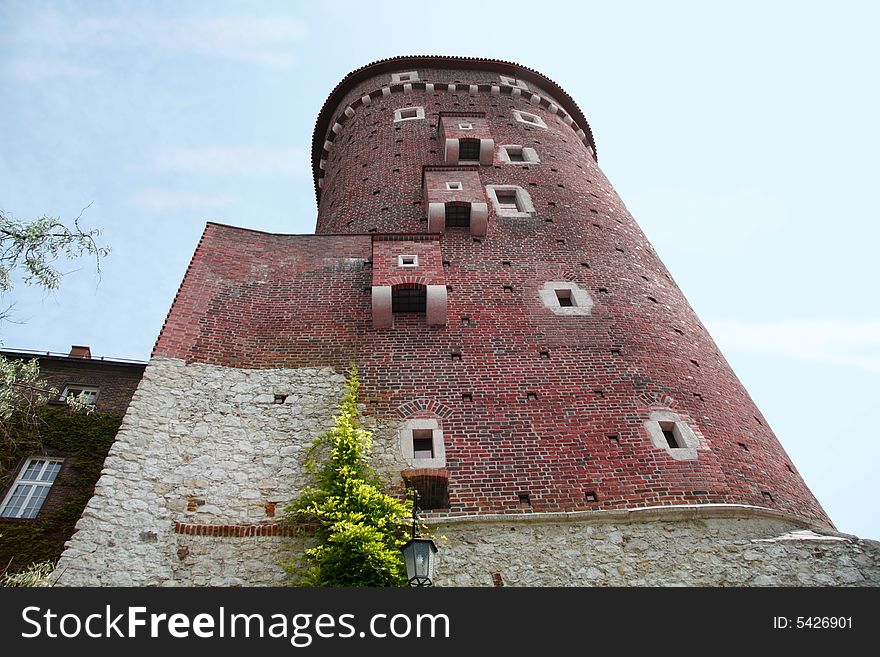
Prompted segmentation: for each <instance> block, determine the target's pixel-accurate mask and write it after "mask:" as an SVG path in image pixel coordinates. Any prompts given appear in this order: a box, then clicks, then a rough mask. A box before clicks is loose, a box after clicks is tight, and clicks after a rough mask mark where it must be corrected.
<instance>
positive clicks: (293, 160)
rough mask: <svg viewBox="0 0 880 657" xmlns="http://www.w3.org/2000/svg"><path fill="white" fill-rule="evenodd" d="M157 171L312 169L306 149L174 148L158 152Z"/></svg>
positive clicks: (300, 172) (289, 172)
mask: <svg viewBox="0 0 880 657" xmlns="http://www.w3.org/2000/svg"><path fill="white" fill-rule="evenodd" d="M147 166H148V167H149V168H150V169H151V170H153V171H159V172H167V173H175V174H186V175H201V176H206V175H207V176H235V177H250V178H303V177H305V176H307V175H308V172H309V171H310V167H309V156H308V153H307V151H306V150H305V149H304V148H259V147H245V148H227V147H209V148H171V149H164V150H161V151H158V152H156V153H155V154H154V155H153V156H152V158H151V159H150V160H149V162H148V165H147Z"/></svg>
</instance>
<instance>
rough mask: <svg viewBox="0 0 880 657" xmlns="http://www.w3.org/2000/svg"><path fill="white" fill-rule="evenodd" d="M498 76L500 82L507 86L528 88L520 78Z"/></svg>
mask: <svg viewBox="0 0 880 657" xmlns="http://www.w3.org/2000/svg"><path fill="white" fill-rule="evenodd" d="M498 77H499V78H501V84H503V85H506V86H508V87H519V88H520V89H528V88H529V86H528V85H527V84H526V83H525V82H523V81H522V80H519V79H517V78H513V77H510V76H509V75H499V76H498Z"/></svg>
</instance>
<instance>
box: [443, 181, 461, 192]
mask: <svg viewBox="0 0 880 657" xmlns="http://www.w3.org/2000/svg"><path fill="white" fill-rule="evenodd" d="M446 189H447V190H449V191H460V190H461V189H463V188H462V186H461V183H460V182H448V183H446Z"/></svg>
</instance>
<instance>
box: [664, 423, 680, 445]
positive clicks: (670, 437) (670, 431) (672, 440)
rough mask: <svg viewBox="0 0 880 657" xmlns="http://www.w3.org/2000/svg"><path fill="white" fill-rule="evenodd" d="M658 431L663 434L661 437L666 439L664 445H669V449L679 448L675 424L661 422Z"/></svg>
mask: <svg viewBox="0 0 880 657" xmlns="http://www.w3.org/2000/svg"><path fill="white" fill-rule="evenodd" d="M660 430H661V431H662V432H663V437H664V438H665V439H666V444H667V445H669V447H670V449H678V448H679V447H681V445H679V443H678V438H677V437H676V435H675V422H661V423H660Z"/></svg>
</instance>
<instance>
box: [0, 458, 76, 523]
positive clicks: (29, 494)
mask: <svg viewBox="0 0 880 657" xmlns="http://www.w3.org/2000/svg"><path fill="white" fill-rule="evenodd" d="M63 462H64V461H63V460H62V459H52V458H38V457H31V458H29V459H28V460H27V461H26V462H25V464H24V467H22V469H21V472H20V473H19V475H18V477H17V478H16V480H15V483H14V484H13V486H12V489H11V490H10V491H9V494H8V495H7V496H6V499H5V500H4V501H3V507H2V509H0V516H3V517H4V518H35V517H36V516H37V513H38V512H39V510H40V508H41V507H42V506H43V502H45V501H46V497H47V496H48V495H49V489H50V488H52V483H53V482H54V481H55V477H57V476H58V472H59V470H61V465H62V463H63Z"/></svg>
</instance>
